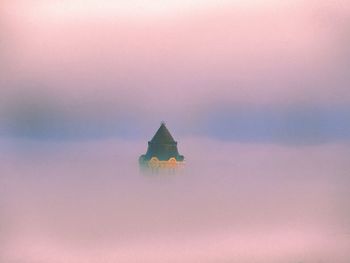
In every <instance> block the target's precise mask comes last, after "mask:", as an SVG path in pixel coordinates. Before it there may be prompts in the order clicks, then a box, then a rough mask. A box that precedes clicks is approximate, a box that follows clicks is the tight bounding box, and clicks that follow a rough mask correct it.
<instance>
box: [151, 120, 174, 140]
mask: <svg viewBox="0 0 350 263" xmlns="http://www.w3.org/2000/svg"><path fill="white" fill-rule="evenodd" d="M151 143H160V144H174V143H175V144H176V142H175V140H174V138H173V136H171V134H170V132H169V130H168V129H167V127H166V126H165V123H164V122H162V123H161V125H160V127H159V129H158V131H157V132H156V134H155V135H154V136H153V138H152V140H151Z"/></svg>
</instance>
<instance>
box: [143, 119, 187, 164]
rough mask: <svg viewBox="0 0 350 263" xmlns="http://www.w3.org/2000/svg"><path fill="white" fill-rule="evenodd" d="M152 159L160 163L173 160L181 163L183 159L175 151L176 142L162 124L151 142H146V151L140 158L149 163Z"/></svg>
mask: <svg viewBox="0 0 350 263" xmlns="http://www.w3.org/2000/svg"><path fill="white" fill-rule="evenodd" d="M152 157H157V158H158V159H159V160H160V161H167V160H169V159H170V158H175V159H176V160H177V161H183V159H184V157H183V156H182V155H180V154H179V152H178V150H177V142H176V141H175V140H174V138H173V136H171V134H170V132H169V130H168V129H167V127H166V126H165V123H164V122H162V123H161V125H160V127H159V129H158V130H157V132H156V134H155V135H154V136H153V138H152V140H151V141H149V142H148V149H147V153H146V154H145V155H142V156H141V158H142V159H143V160H145V161H149V160H150V159H151V158H152Z"/></svg>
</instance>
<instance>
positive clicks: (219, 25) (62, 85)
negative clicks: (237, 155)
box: [0, 0, 350, 142]
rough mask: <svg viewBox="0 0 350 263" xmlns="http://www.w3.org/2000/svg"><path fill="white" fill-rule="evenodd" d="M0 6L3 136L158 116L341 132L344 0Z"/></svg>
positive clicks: (244, 131) (146, 125) (228, 127)
mask: <svg viewBox="0 0 350 263" xmlns="http://www.w3.org/2000/svg"><path fill="white" fill-rule="evenodd" d="M0 12H1V20H0V26H1V36H2V37H1V42H0V57H1V61H2V63H1V64H0V77H1V78H0V85H1V90H0V93H1V94H0V95H1V96H0V97H1V106H0V107H1V108H0V133H1V134H3V135H4V136H9V135H11V136H12V135H15V136H18V135H19V136H31V137H32V136H34V137H37V138H58V137H60V138H90V137H106V136H117V137H118V136H119V137H120V136H123V137H130V136H131V137H143V136H144V135H145V134H149V131H150V130H154V126H157V125H158V124H159V122H160V121H161V120H165V121H167V122H169V123H172V124H173V127H175V129H177V132H179V133H180V134H182V135H204V136H213V137H216V138H221V139H230V140H238V141H242V140H244V141H269V142H308V141H309V140H312V141H313V142H324V141H334V140H343V139H349V134H350V121H349V119H350V118H349V117H350V108H349V106H348V105H349V102H350V89H349V88H348V86H349V83H350V77H349V76H350V74H349V73H350V72H349V71H350V70H349V68H350V67H349V66H350V65H349V61H350V60H349V59H350V53H349V49H348V46H349V44H350V37H349V36H350V34H349V25H350V20H349V17H350V2H349V1H345V0H343V1H326V0H322V1H275V0H270V1H260V0H250V1H238V0H237V1H228V0H227V1H225V0H223V1H212V0H207V1H199V0H192V1H184V0H183V1H172V0H167V1H141V0H135V1H97V0H89V1H79V0H75V1H68V0H64V1H54V0H51V1H24V0H23V1H20V0H14V1H6V0H5V1H2V3H1V11H0ZM223 127H225V128H223ZM145 131H148V132H145ZM314 138H316V139H315V140H314Z"/></svg>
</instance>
